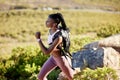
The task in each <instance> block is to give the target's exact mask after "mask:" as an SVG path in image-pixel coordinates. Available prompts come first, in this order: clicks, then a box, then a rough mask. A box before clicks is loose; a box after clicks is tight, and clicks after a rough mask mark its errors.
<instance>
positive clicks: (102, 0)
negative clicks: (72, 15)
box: [73, 0, 120, 11]
mask: <svg viewBox="0 0 120 80" xmlns="http://www.w3.org/2000/svg"><path fill="white" fill-rule="evenodd" d="M73 1H75V2H76V3H78V4H80V5H86V6H88V8H89V6H91V7H92V6H94V7H95V8H101V9H106V10H115V11H120V1H119V0H73Z"/></svg>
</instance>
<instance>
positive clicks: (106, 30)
mask: <svg viewBox="0 0 120 80" xmlns="http://www.w3.org/2000/svg"><path fill="white" fill-rule="evenodd" d="M118 33H120V26H119V25H116V26H113V25H109V26H103V27H101V28H100V29H99V31H97V35H98V36H100V37H109V36H111V35H114V34H118Z"/></svg>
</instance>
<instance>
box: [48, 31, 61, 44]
mask: <svg viewBox="0 0 120 80" xmlns="http://www.w3.org/2000/svg"><path fill="white" fill-rule="evenodd" d="M58 31H60V30H56V31H55V32H54V33H53V34H50V33H49V35H48V44H49V45H50V44H51V43H52V42H53V37H54V35H55V34H56V33H57V32H58Z"/></svg>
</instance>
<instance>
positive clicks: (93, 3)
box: [0, 0, 120, 11]
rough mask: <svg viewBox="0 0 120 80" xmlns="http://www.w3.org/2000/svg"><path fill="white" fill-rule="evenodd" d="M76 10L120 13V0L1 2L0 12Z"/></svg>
mask: <svg viewBox="0 0 120 80" xmlns="http://www.w3.org/2000/svg"><path fill="white" fill-rule="evenodd" d="M43 7H52V8H74V9H86V8H87V9H103V10H109V11H120V1H119V0H49V1H48V0H0V10H9V9H23V8H34V9H36V8H43Z"/></svg>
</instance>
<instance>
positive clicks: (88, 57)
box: [59, 34, 120, 80]
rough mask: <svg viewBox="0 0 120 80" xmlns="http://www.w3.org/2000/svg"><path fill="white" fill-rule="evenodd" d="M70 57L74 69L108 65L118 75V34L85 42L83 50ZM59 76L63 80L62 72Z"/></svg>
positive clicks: (119, 64) (119, 74) (119, 68)
mask: <svg viewBox="0 0 120 80" xmlns="http://www.w3.org/2000/svg"><path fill="white" fill-rule="evenodd" d="M72 57H73V59H72V66H73V67H74V68H75V69H76V70H77V69H79V70H83V69H84V68H86V67H88V68H91V69H96V68H97V67H110V68H113V69H115V70H116V71H117V74H118V76H120V34H117V35H114V36H111V37H108V38H105V39H103V40H100V41H96V42H92V43H90V44H87V45H85V46H84V47H83V50H80V51H77V52H74V53H73V54H72ZM63 75H64V74H63ZM64 76H65V75H64ZM60 77H62V79H59V80H64V79H63V76H62V73H61V74H60Z"/></svg>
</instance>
